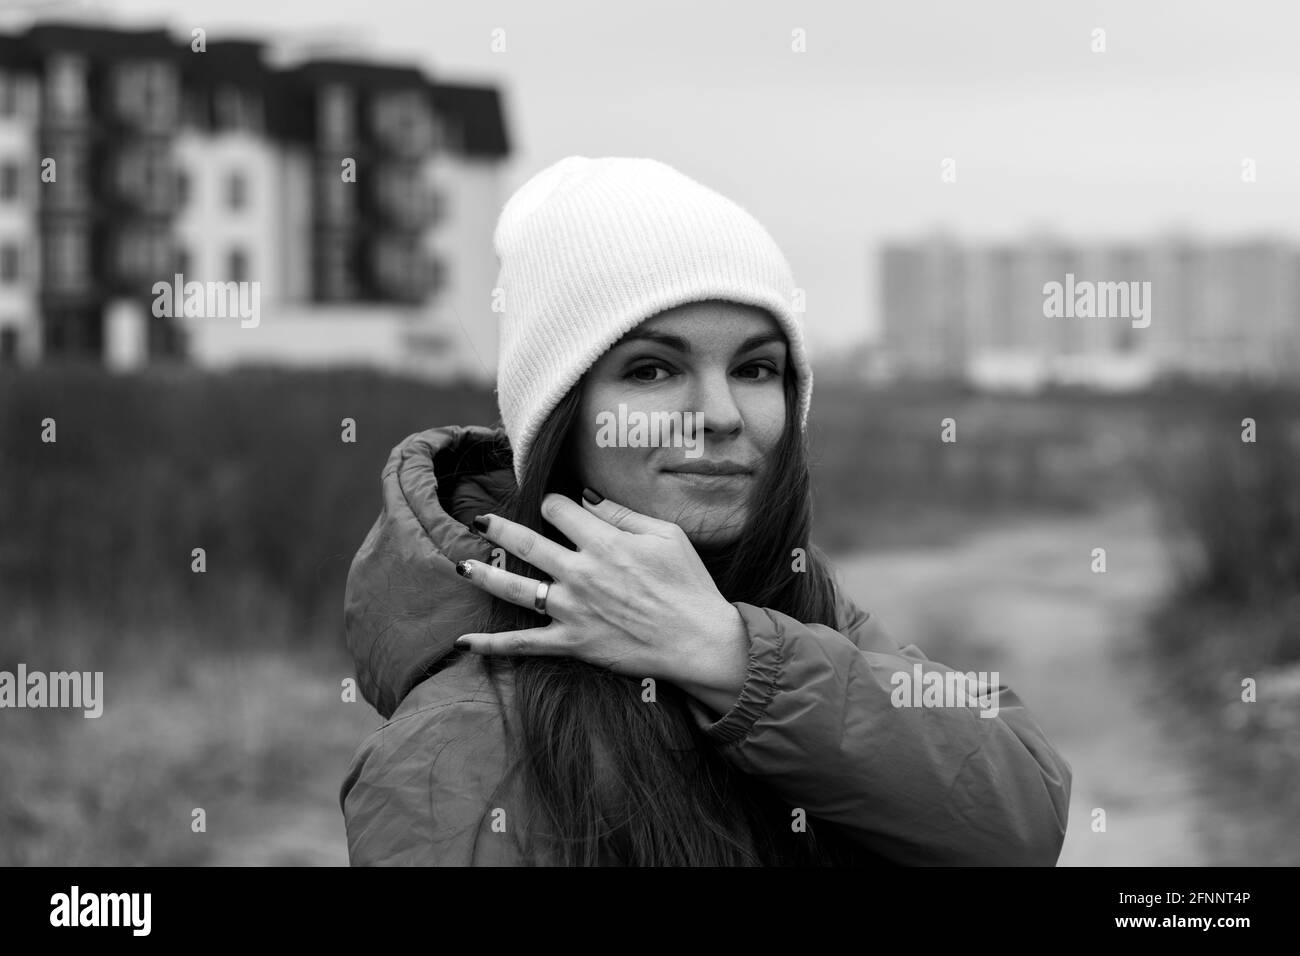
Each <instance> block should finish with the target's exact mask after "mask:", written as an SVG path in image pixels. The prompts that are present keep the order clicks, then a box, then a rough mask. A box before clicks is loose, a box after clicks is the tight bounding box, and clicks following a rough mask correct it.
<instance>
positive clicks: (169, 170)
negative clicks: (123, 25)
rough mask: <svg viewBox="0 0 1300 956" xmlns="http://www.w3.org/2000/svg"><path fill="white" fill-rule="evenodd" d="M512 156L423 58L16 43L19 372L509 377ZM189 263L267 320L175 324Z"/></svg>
mask: <svg viewBox="0 0 1300 956" xmlns="http://www.w3.org/2000/svg"><path fill="white" fill-rule="evenodd" d="M507 152H508V145H507V137H506V132H505V125H504V121H503V117H502V113H501V104H500V101H499V97H498V94H497V91H496V90H495V89H493V88H491V87H479V86H465V85H455V84H449V83H442V82H435V81H433V80H431V79H429V78H428V77H426V76H425V75H424V74H423V73H421V72H420V71H419V70H418V69H414V68H409V67H402V66H393V65H386V64H377V63H369V62H357V61H353V60H345V59H333V58H331V59H318V60H307V61H303V62H298V63H295V64H292V65H272V63H271V62H270V61H269V59H268V57H267V56H266V47H265V45H264V44H261V43H258V42H252V41H243V40H238V41H236V40H212V39H210V38H209V39H208V40H207V42H206V50H205V51H203V52H196V51H195V50H193V49H192V48H191V38H190V37H181V36H173V35H171V34H169V33H167V32H166V31H164V30H120V29H109V28H104V27H99V26H89V25H84V24H80V23H78V24H75V25H74V24H51V23H43V24H38V25H35V26H32V27H30V28H29V29H27V30H26V31H24V32H21V33H17V34H9V35H3V34H0V364H3V363H4V362H11V363H22V364H38V363H42V362H52V361H60V360H78V361H92V362H100V363H104V364H107V365H109V366H111V367H113V368H120V369H130V368H135V367H138V366H140V365H142V364H145V363H148V362H151V361H157V360H160V359H169V358H175V359H182V358H183V359H188V360H189V361H192V362H194V363H195V364H197V365H200V366H204V367H213V368H220V367H228V366H231V365H234V364H239V363H241V362H276V363H290V364H305V365H327V364H336V363H349V364H353V363H358V364H372V365H377V366H380V367H384V368H389V369H392V370H396V371H402V372H407V373H413V374H421V375H426V376H429V377H434V378H470V379H477V380H480V381H487V380H490V379H491V377H492V370H493V369H495V366H496V352H497V328H496V321H495V320H496V316H495V315H494V314H493V313H492V311H491V289H492V286H493V285H494V284H495V279H496V271H497V263H496V260H495V256H494V254H493V251H492V241H491V239H492V229H493V227H494V225H495V221H496V216H497V214H498V212H499V211H500V206H501V200H502V196H501V190H500V185H501V184H500V170H501V165H502V161H503V160H504V159H505V158H506V155H507ZM49 160H53V161H54V163H53V166H52V169H53V173H54V176H53V181H46V180H47V179H48V178H49V173H48V172H46V171H47V169H48V168H50V163H49ZM348 161H353V162H354V163H355V181H353V182H348V181H345V180H346V178H347V176H346V175H345V169H346V164H347V162H348ZM43 174H44V175H45V178H43ZM177 273H180V274H182V275H183V276H184V279H185V281H186V282H189V281H197V282H202V283H209V282H214V283H215V282H221V283H226V282H236V283H238V282H248V283H253V282H256V283H258V284H259V289H260V292H259V301H260V308H259V311H260V317H259V321H258V324H257V325H256V327H249V326H247V325H246V324H245V323H241V321H240V320H239V319H238V318H222V317H214V316H205V317H198V316H194V315H190V316H183V315H182V316H179V317H175V318H168V317H162V318H158V317H155V316H154V314H153V310H152V308H151V307H152V305H153V304H154V301H155V294H154V291H153V287H154V284H155V283H157V282H168V283H171V282H172V281H173V278H174V276H175V275H176V274H177ZM182 311H183V310H182Z"/></svg>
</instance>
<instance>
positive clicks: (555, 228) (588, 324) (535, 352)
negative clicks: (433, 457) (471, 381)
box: [492, 156, 812, 480]
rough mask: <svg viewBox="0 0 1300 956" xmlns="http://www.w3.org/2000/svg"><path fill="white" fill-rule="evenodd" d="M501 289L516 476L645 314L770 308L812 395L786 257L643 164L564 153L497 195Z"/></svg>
mask: <svg viewBox="0 0 1300 956" xmlns="http://www.w3.org/2000/svg"><path fill="white" fill-rule="evenodd" d="M492 242H493V247H494V249H495V250H496V254H497V258H498V260H499V262H500V267H501V268H500V272H499V274H498V276H497V288H498V289H499V290H501V291H500V293H498V294H500V295H503V297H504V305H505V313H504V315H503V316H502V324H501V352H500V363H499V365H498V367H497V402H498V405H499V407H500V410H501V420H502V424H503V425H504V426H505V430H506V434H507V435H508V436H509V438H510V445H511V448H512V450H513V453H514V467H515V478H516V480H522V478H523V470H524V462H525V461H526V460H527V457H528V453H529V451H530V449H531V447H532V444H533V439H534V438H535V437H536V435H537V430H538V429H539V428H540V427H541V424H542V422H544V421H545V420H546V416H547V415H549V414H550V412H551V411H552V409H554V408H555V406H556V405H557V404H558V403H559V401H560V399H561V398H563V397H564V395H565V393H566V392H568V391H569V389H571V388H572V387H573V386H574V384H575V383H577V381H578V380H579V379H580V378H581V377H582V375H583V373H585V372H586V371H587V370H588V369H589V368H591V366H592V365H594V364H595V362H596V360H597V359H599V358H600V356H601V355H602V354H604V353H605V352H606V351H607V350H608V349H609V348H610V347H611V346H613V345H614V343H616V342H617V341H618V340H619V339H620V338H622V337H623V335H625V334H626V333H627V332H629V331H631V330H632V329H633V328H635V327H636V326H637V325H639V324H640V323H641V322H643V321H644V320H646V319H648V318H650V317H651V316H653V315H657V314H658V313H660V312H662V311H664V310H665V309H670V308H673V307H674V306H678V305H683V304H685V303H688V302H698V301H702V300H704V299H723V300H727V301H732V302H740V303H744V304H746V305H753V306H758V307H760V308H764V309H766V310H767V311H768V312H770V313H771V314H772V316H773V318H775V319H776V321H777V322H778V323H779V324H780V326H781V328H782V330H783V331H784V332H785V335H786V338H787V340H788V344H789V355H790V361H791V365H792V367H793V369H794V372H795V374H796V377H797V380H798V387H799V427H800V428H801V429H802V428H805V427H806V426H807V421H808V408H809V405H810V401H811V397H812V369H811V367H810V366H809V364H808V358H807V353H806V349H805V345H804V337H803V324H802V319H801V318H800V316H799V315H798V314H797V313H796V312H795V311H794V297H795V284H794V276H793V275H792V273H791V271H790V265H789V263H788V262H787V261H786V259H785V256H784V255H782V254H781V250H780V249H779V248H778V247H777V245H776V242H775V241H774V240H773V239H772V237H771V236H770V235H769V234H768V233H767V230H765V229H764V228H763V227H762V226H761V225H760V224H759V223H758V221H757V220H756V219H755V218H754V217H753V216H751V215H750V214H749V213H748V212H746V211H745V210H744V209H742V208H741V207H740V206H738V205H737V204H736V203H734V202H732V201H731V200H730V199H727V198H726V197H724V196H722V195H720V194H718V193H716V192H714V191H713V190H711V189H709V188H707V187H706V186H703V185H701V184H700V183H697V182H695V181H694V180H693V179H690V178H689V177H687V176H684V175H683V174H682V173H680V172H678V171H677V170H675V169H673V168H672V167H671V166H668V165H666V164H664V163H661V162H658V161H657V160H653V159H632V158H624V157H606V158H603V159H589V158H587V157H585V156H569V157H567V158H565V159H562V160H560V161H559V162H557V163H555V164H554V165H552V166H549V167H547V168H546V169H544V170H542V171H541V172H540V173H537V174H536V175H535V176H533V177H532V178H531V179H530V180H528V182H526V183H524V185H523V186H521V187H520V188H519V189H518V190H517V191H516V192H515V194H514V195H513V196H511V197H510V199H508V200H507V201H506V204H505V206H504V207H503V209H502V210H501V217H500V219H499V220H498V221H497V226H496V231H495V233H494V234H493V238H492Z"/></svg>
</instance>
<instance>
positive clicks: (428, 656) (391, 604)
mask: <svg viewBox="0 0 1300 956" xmlns="http://www.w3.org/2000/svg"><path fill="white" fill-rule="evenodd" d="M381 484H382V490H383V512H382V513H381V514H380V516H379V518H378V519H377V520H376V521H375V524H374V526H373V527H372V528H371V529H370V533H369V534H368V535H367V536H366V539H365V541H364V542H363V543H362V545H361V548H360V550H359V551H358V552H357V554H356V557H355V558H354V559H353V561H352V566H351V568H350V569H349V572H348V582H347V591H346V595H345V598H344V621H345V625H346V628H347V645H348V649H349V650H350V651H351V653H352V657H353V660H354V662H355V664H356V670H357V678H358V682H359V685H360V689H361V692H362V696H363V697H365V699H366V700H367V701H369V702H370V703H371V705H373V706H374V708H375V709H376V710H377V711H379V713H380V714H381V715H382V716H384V717H385V718H388V717H390V716H391V715H392V712H393V711H394V710H395V709H396V708H397V705H398V704H399V703H400V702H401V700H402V698H403V697H405V696H406V694H407V692H408V691H409V690H410V689H411V688H412V687H413V686H414V685H415V684H417V683H419V682H420V681H421V680H423V679H424V678H425V677H427V676H428V675H429V674H431V673H433V672H435V671H436V670H437V669H438V666H439V664H440V663H441V662H442V661H443V660H444V659H445V658H446V657H447V655H448V654H449V653H450V651H451V645H452V642H453V641H454V640H456V638H457V637H459V636H460V635H461V634H464V633H467V632H469V631H471V630H473V629H474V628H475V627H476V626H477V624H478V621H479V620H480V619H481V615H482V614H483V613H484V612H485V611H486V610H487V609H488V606H489V603H490V598H489V596H488V595H487V594H485V593H484V592H482V591H480V590H479V589H478V588H475V587H473V586H471V585H469V584H467V583H466V582H465V581H464V580H463V579H462V578H461V577H460V576H458V575H457V574H456V572H455V566H456V562H458V561H461V560H463V559H465V558H477V559H479V560H488V558H489V557H490V551H491V548H490V545H489V544H488V543H487V542H485V541H484V540H483V539H481V538H480V537H478V536H477V535H475V534H474V533H473V532H472V531H470V529H469V527H468V526H469V523H470V522H471V521H472V520H473V519H474V516H475V515H479V514H483V513H485V512H488V511H492V510H494V509H496V508H497V506H498V505H499V503H500V502H501V500H502V499H503V498H504V497H505V495H506V494H508V493H509V492H510V491H512V490H513V489H514V487H515V479H514V471H513V469H512V464H511V456H510V445H509V440H508V439H507V438H506V435H505V432H504V431H503V430H502V429H499V428H484V427H481V426H474V425H469V426H464V425H453V426H447V427H443V428H432V429H429V430H427V431H423V432H418V433H416V434H414V435H410V436H408V437H407V438H406V439H404V440H403V441H402V442H400V443H399V444H398V445H397V446H396V447H394V448H393V451H392V453H391V454H390V455H389V458H388V463H387V465H386V466H385V467H384V471H383V476H382V481H381Z"/></svg>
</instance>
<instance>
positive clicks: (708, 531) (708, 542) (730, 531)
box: [682, 521, 743, 551]
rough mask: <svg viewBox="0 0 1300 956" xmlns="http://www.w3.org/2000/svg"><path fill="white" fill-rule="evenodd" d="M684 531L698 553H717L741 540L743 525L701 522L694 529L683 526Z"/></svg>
mask: <svg viewBox="0 0 1300 956" xmlns="http://www.w3.org/2000/svg"><path fill="white" fill-rule="evenodd" d="M682 530H683V531H685V532H686V537H687V539H688V540H689V541H690V542H691V544H693V545H695V548H696V550H697V551H716V550H718V549H720V548H725V547H727V546H728V545H732V544H735V543H736V542H737V541H738V540H740V533H741V531H742V530H743V525H739V524H734V523H727V524H724V523H723V522H721V521H718V522H714V523H709V522H701V523H700V524H698V525H696V526H694V527H692V526H690V525H687V524H682Z"/></svg>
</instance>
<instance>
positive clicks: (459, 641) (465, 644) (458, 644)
mask: <svg viewBox="0 0 1300 956" xmlns="http://www.w3.org/2000/svg"><path fill="white" fill-rule="evenodd" d="M451 646H452V647H454V648H456V650H458V651H464V650H468V649H469V641H467V640H465V638H463V637H458V638H456V640H454V641H452V642H451Z"/></svg>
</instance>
